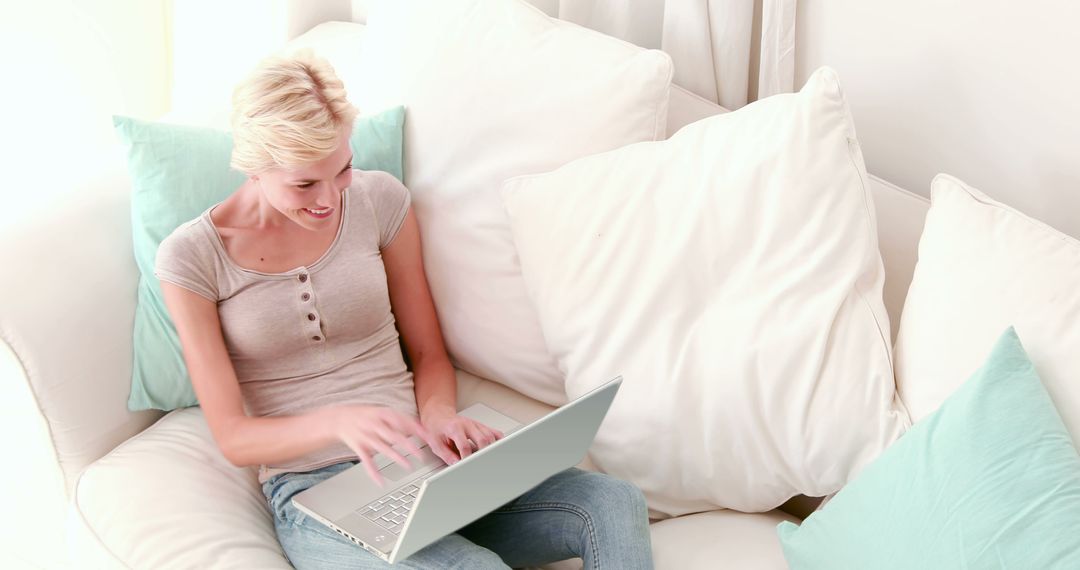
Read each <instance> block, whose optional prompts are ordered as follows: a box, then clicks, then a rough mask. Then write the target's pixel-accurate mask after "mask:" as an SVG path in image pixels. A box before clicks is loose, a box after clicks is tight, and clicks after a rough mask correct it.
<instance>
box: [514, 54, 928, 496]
mask: <svg viewBox="0 0 1080 570" xmlns="http://www.w3.org/2000/svg"><path fill="white" fill-rule="evenodd" d="M504 197H505V199H506V205H507V210H508V212H509V216H510V219H511V224H512V228H513V234H514V239H515V243H516V245H517V250H518V255H519V257H520V259H521V266H522V269H523V272H524V276H525V282H526V284H527V286H528V290H529V293H530V295H531V297H532V299H533V301H534V302H535V304H536V306H537V310H538V313H539V316H540V322H541V324H542V325H543V331H544V337H545V338H546V339H547V342H548V346H549V348H550V349H551V351H552V353H553V354H554V355H555V356H556V357H557V358H558V360H559V364H560V366H562V367H564V369H565V371H566V373H567V380H566V387H567V394H568V395H569V396H571V397H576V396H579V395H581V394H584V393H586V392H588V391H590V390H592V389H594V388H595V387H596V386H597V385H598V384H599V383H601V382H604V381H605V380H607V379H609V378H611V377H613V376H615V375H617V374H622V375H623V377H624V382H623V385H622V388H621V389H620V391H619V394H618V396H617V397H616V398H615V401H614V403H613V404H612V406H611V410H610V411H609V412H608V415H607V418H606V419H605V421H604V423H603V425H602V426H601V428H600V431H599V432H598V434H597V437H596V441H595V443H594V445H593V446H592V448H591V451H590V454H591V456H592V458H593V460H594V461H595V462H596V464H597V465H598V466H599V467H600V469H601V470H603V471H604V472H606V473H609V474H611V475H614V476H616V477H620V478H623V479H626V480H628V481H632V482H634V483H636V484H637V485H638V486H639V487H640V488H641V490H642V491H644V493H645V495H646V497H647V498H648V500H649V506H650V507H651V508H653V509H655V510H657V511H660V512H664V513H667V514H669V515H680V514H685V513H691V512H699V511H703V510H711V509H715V508H718V507H724V508H732V509H737V510H741V511H749V512H759V511H768V510H771V509H774V508H776V507H777V506H779V505H781V504H782V503H784V502H785V501H786V500H788V499H789V498H790V497H792V496H794V495H797V494H800V493H801V494H805V495H809V496H823V495H827V494H830V493H834V492H836V491H837V490H839V489H840V488H841V487H842V486H843V485H844V483H846V482H847V481H848V480H849V479H850V478H851V477H852V476H853V475H854V474H855V473H857V472H858V471H859V469H861V468H862V467H863V466H864V465H866V464H867V463H868V462H869V461H872V460H873V459H874V458H875V457H876V456H877V455H878V454H879V453H881V451H882V450H884V449H885V448H886V447H887V446H888V445H889V444H891V443H892V442H893V441H894V440H895V439H896V438H897V437H898V436H899V435H900V434H901V433H902V432H903V430H904V429H905V428H906V425H907V419H906V416H905V414H904V412H903V411H902V410H900V409H899V408H898V407H897V406H896V394H895V388H894V384H893V375H892V366H891V359H890V356H891V355H890V343H889V321H888V316H887V313H886V311H885V306H884V303H883V301H882V285H883V281H884V272H883V269H882V264H881V257H880V255H879V253H878V248H877V232H876V228H875V220H874V217H873V204H872V200H871V196H870V189H869V187H868V179H867V175H866V171H865V168H864V166H863V161H862V155H861V153H860V151H859V146H858V142H857V140H856V138H855V131H854V126H853V124H852V121H851V118H850V116H849V114H848V110H847V105H846V103H845V101H844V97H843V94H842V92H841V90H840V86H839V83H838V80H837V77H836V75H835V73H834V72H833V71H831V70H828V69H822V70H820V71H818V72H816V73H815V74H814V75H813V76H811V77H810V79H809V80H808V81H807V83H806V86H804V87H803V89H802V91H801V92H799V93H796V94H788V95H778V96H775V97H770V98H768V99H765V100H762V101H758V102H756V103H754V104H753V105H748V106H746V107H744V108H742V109H740V110H738V111H735V112H732V113H728V114H725V115H719V116H716V117H710V118H708V119H704V120H702V121H699V122H698V123H694V124H692V125H688V126H686V127H684V128H683V129H682V130H680V131H679V132H678V133H676V134H675V135H673V136H672V137H671V138H670V139H668V140H666V141H662V142H648V143H640V144H635V145H629V146H626V147H623V148H621V149H618V150H615V151H611V152H607V153H602V154H598V155H594V156H590V157H587V158H583V159H580V160H577V161H574V162H571V163H570V164H567V165H566V166H564V167H562V168H560V169H558V170H555V171H553V172H550V173H546V174H540V175H531V176H523V177H519V178H515V179H512V180H509V181H507V183H506V185H505V190H504ZM838 410H843V413H839V414H838Z"/></svg>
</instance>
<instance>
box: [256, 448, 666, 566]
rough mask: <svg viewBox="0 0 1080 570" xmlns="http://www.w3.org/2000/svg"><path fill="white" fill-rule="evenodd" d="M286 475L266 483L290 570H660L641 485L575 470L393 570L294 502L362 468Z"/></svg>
mask: <svg viewBox="0 0 1080 570" xmlns="http://www.w3.org/2000/svg"><path fill="white" fill-rule="evenodd" d="M355 464H356V463H355V462H351V461H349V462H344V463H338V464H336V465H330V466H328V467H323V468H321V469H317V470H315V471H311V472H308V473H281V474H278V475H275V476H274V477H272V478H270V479H269V480H268V481H266V482H265V483H263V487H262V488H263V494H264V495H265V496H266V498H267V501H268V502H269V504H270V511H271V513H273V515H274V528H275V530H276V531H277V536H278V540H279V541H280V542H281V546H282V548H283V549H284V550H285V554H286V556H288V558H289V562H291V563H292V565H293V566H294V567H296V568H298V569H300V570H306V569H309V568H359V569H368V568H439V569H443V568H462V569H469V570H474V569H475V570H482V569H485V568H502V569H505V568H509V567H514V568H517V567H523V566H539V565H541V564H547V563H549V562H555V561H557V560H566V559H568V558H575V557H579V558H581V559H582V560H584V561H585V568H588V569H608V570H635V569H639V568H652V567H653V561H652V544H651V542H650V539H649V519H648V510H647V508H646V506H645V498H644V496H642V494H641V491H640V490H638V488H637V487H635V486H634V485H632V484H630V483H627V482H625V481H620V480H619V479H615V478H614V477H610V476H608V475H604V474H601V473H592V472H588V471H582V470H580V469H576V468H571V469H567V470H566V471H563V472H561V473H557V474H555V475H553V476H551V477H550V478H548V479H547V480H545V481H544V482H543V483H540V484H539V485H537V486H536V487H534V488H533V489H532V490H530V491H527V492H526V493H525V494H523V495H521V496H520V497H518V498H517V499H514V500H513V501H510V502H509V503H507V504H505V505H503V506H502V507H499V508H498V509H496V510H494V511H492V512H491V513H489V514H487V515H485V516H484V517H482V518H480V519H479V520H477V521H476V522H473V523H472V524H470V525H468V526H466V527H464V528H461V529H459V530H458V531H457V532H456V533H453V534H450V535H448V536H446V537H443V538H442V539H440V540H438V541H436V542H434V543H432V544H430V545H428V546H427V547H426V548H424V549H423V550H420V551H419V552H416V553H415V554H413V555H412V556H410V557H408V558H406V559H405V560H402V561H399V562H398V563H397V564H394V565H393V566H391V565H390V564H389V563H387V562H385V561H383V560H382V559H380V558H378V557H376V556H375V555H374V554H371V553H370V552H368V551H366V550H364V549H363V548H361V547H359V546H357V545H355V544H353V543H352V542H350V541H349V540H348V539H347V538H345V537H343V536H341V535H339V534H337V533H336V532H334V531H333V530H331V529H329V528H327V527H326V526H323V525H322V524H321V523H319V522H318V521H315V520H313V519H311V518H309V517H308V516H307V515H305V514H304V513H303V512H301V511H299V510H298V509H296V507H294V506H293V504H292V501H291V499H292V497H293V495H295V494H297V493H299V492H301V491H303V490H304V489H307V488H308V487H311V486H312V485H314V484H316V483H318V482H320V481H322V480H324V479H327V478H329V477H331V476H333V475H336V474H337V473H339V472H341V471H343V470H345V469H348V468H349V467H352V466H353V465H355Z"/></svg>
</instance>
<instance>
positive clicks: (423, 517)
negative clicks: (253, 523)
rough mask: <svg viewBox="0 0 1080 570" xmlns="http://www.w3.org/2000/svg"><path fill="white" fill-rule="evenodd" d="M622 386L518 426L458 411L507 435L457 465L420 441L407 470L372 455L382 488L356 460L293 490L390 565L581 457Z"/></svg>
mask: <svg viewBox="0 0 1080 570" xmlns="http://www.w3.org/2000/svg"><path fill="white" fill-rule="evenodd" d="M621 384H622V377H621V376H620V377H616V378H614V379H612V380H610V381H608V382H606V383H605V384H603V385H602V386H600V387H598V388H596V389H594V390H592V391H591V392H589V393H587V394H585V395H583V396H581V397H580V398H577V399H575V400H573V401H572V402H569V403H567V404H565V405H563V406H562V407H560V408H558V409H556V410H554V411H552V412H551V413H549V414H547V415H546V416H544V417H542V418H540V419H538V420H536V421H534V422H532V423H530V424H528V425H525V426H522V425H521V424H520V423H519V422H517V421H515V420H513V419H511V418H508V417H506V416H505V415H503V414H500V413H499V412H497V411H495V410H493V409H491V408H489V407H488V406H485V405H484V404H475V405H473V406H470V407H468V408H466V409H465V410H463V411H462V412H460V414H461V415H463V416H466V417H469V418H472V419H474V420H477V421H480V422H482V423H484V424H486V425H488V426H490V427H492V428H495V429H497V430H499V431H501V432H503V434H504V437H503V438H502V439H500V440H499V441H496V442H495V443H493V444H491V445H489V446H487V447H485V448H483V449H481V450H479V451H476V452H474V453H473V454H472V455H470V456H468V457H466V458H465V459H462V460H461V461H459V462H457V463H455V464H454V465H446V464H445V463H443V461H442V460H441V459H439V457H438V456H436V455H435V454H434V453H432V452H431V450H430V449H429V448H428V447H427V445H424V446H423V447H421V449H420V451H421V455H420V456H419V457H416V456H412V455H409V456H406V459H408V460H409V461H410V462H411V463H412V464H413V465H414V467H415V468H414V469H413V470H411V471H410V470H409V469H406V468H404V467H402V466H401V465H398V464H397V463H394V462H392V461H391V460H390V459H388V458H386V457H384V456H382V455H377V456H376V459H375V462H376V466H377V467H378V468H379V473H380V474H381V475H382V476H383V477H384V479H385V486H383V487H379V486H378V485H376V484H375V482H373V481H372V480H371V478H370V477H368V475H367V473H366V472H365V471H364V467H363V466H362V465H360V464H357V465H355V466H353V467H351V468H349V469H346V470H345V471H342V472H341V473H338V474H337V475H335V476H333V477H331V478H329V479H326V480H325V481H322V482H320V483H319V484H317V485H314V486H312V487H311V488H309V489H307V490H305V491H303V492H301V493H298V494H297V495H296V496H294V497H293V499H292V502H293V505H295V506H296V508H298V509H300V510H301V511H303V512H304V513H306V514H307V515H308V516H310V517H311V518H313V519H314V520H317V521H319V522H320V523H322V524H324V525H326V526H328V527H330V528H331V529H333V530H334V531H335V532H337V533H338V534H340V535H342V536H344V537H345V538H348V539H349V540H351V541H353V542H354V543H356V544H358V545H360V546H362V547H363V548H364V549H366V550H368V551H369V552H371V553H373V554H375V555H377V556H378V557H379V558H382V559H383V560H385V561H387V562H390V563H391V564H393V563H395V562H397V561H399V560H403V559H404V558H406V557H407V556H409V555H410V554H413V553H414V552H416V551H418V550H420V549H422V548H424V547H425V546H427V545H429V544H431V543H432V542H435V541H436V540H439V539H440V538H442V537H444V536H446V535H448V534H450V533H452V532H454V531H456V530H458V529H460V528H462V527H464V526H465V525H467V524H469V523H471V522H473V521H475V520H477V519H479V518H480V517H482V516H484V515H486V514H487V513H490V512H491V511H493V510H495V509H497V508H499V507H501V506H502V505H505V504H506V503H508V502H510V501H512V500H513V499H515V498H517V497H518V496H520V495H521V494H523V493H524V492H526V491H528V490H529V489H532V488H533V487H535V486H536V485H538V484H540V483H541V482H543V481H544V480H545V479H547V478H548V477H551V476H552V475H554V474H556V473H558V472H560V471H563V470H564V469H568V468H570V467H573V466H574V465H577V464H578V463H579V462H581V460H582V459H583V458H584V457H585V452H586V451H587V450H588V449H589V446H590V445H591V444H592V440H593V437H595V436H596V430H597V429H598V428H599V427H600V422H601V421H603V419H604V416H605V415H606V414H607V411H608V408H609V407H610V406H611V402H612V400H614V399H615V393H616V392H617V391H618V390H619V386H620V385H621Z"/></svg>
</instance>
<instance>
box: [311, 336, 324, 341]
mask: <svg viewBox="0 0 1080 570" xmlns="http://www.w3.org/2000/svg"><path fill="white" fill-rule="evenodd" d="M311 340H315V341H319V340H322V337H321V336H313V337H311Z"/></svg>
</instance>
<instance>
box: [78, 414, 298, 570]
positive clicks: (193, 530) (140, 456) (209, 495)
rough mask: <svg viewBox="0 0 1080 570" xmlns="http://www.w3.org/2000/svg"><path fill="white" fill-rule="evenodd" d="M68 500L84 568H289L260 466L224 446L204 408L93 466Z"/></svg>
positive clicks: (175, 417) (165, 422) (172, 419)
mask: <svg viewBox="0 0 1080 570" xmlns="http://www.w3.org/2000/svg"><path fill="white" fill-rule="evenodd" d="M71 509H72V512H71V517H72V524H73V526H72V529H71V534H72V540H71V545H72V549H73V552H72V558H73V559H74V560H78V561H80V562H81V563H82V564H83V565H84V566H85V567H87V568H104V567H114V566H118V565H123V566H127V567H129V568H211V567H214V568H290V565H289V563H288V561H287V560H286V558H285V556H284V555H283V554H282V552H281V547H280V546H279V545H278V542H277V536H276V534H275V532H274V525H273V521H272V519H271V518H270V511H269V509H268V507H267V505H266V499H265V498H264V497H263V494H262V491H261V489H260V487H259V481H258V476H257V473H256V471H255V469H253V468H238V467H235V466H233V465H232V464H230V463H229V462H228V461H227V460H226V459H225V457H224V456H222V455H221V452H220V451H219V450H218V448H217V445H216V444H215V443H214V440H213V437H212V436H211V435H210V429H209V427H208V426H207V425H206V420H205V419H204V417H203V414H202V409H201V408H186V409H183V410H176V411H174V412H172V413H169V414H168V415H166V416H165V417H164V418H162V419H161V420H159V421H158V422H157V423H156V424H154V425H153V426H151V427H149V428H147V429H146V430H145V431H143V432H142V433H140V434H139V435H137V436H135V437H133V438H131V439H129V440H128V441H126V442H124V443H123V444H121V445H120V446H118V447H117V448H116V449H114V450H113V451H112V452H111V453H109V454H108V455H106V456H105V457H103V458H101V459H99V460H98V461H96V462H94V463H93V464H91V465H90V466H89V467H87V468H86V470H85V471H83V473H82V475H81V476H80V477H79V480H78V482H77V483H76V485H75V493H74V497H73V499H72V504H71Z"/></svg>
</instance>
